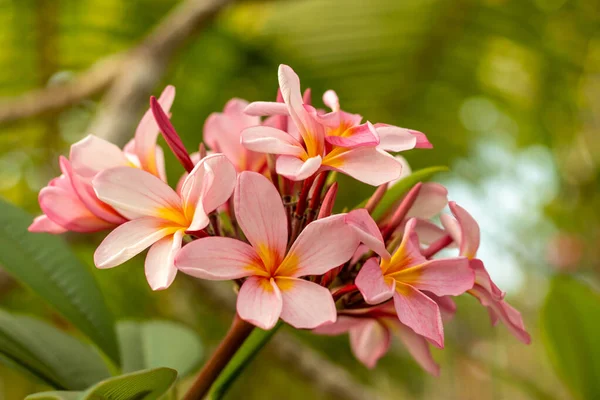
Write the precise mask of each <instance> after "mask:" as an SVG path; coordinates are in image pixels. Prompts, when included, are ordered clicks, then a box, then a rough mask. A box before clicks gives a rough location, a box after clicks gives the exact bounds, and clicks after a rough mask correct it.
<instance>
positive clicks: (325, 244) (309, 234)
mask: <svg viewBox="0 0 600 400" xmlns="http://www.w3.org/2000/svg"><path fill="white" fill-rule="evenodd" d="M358 244H359V241H358V238H357V237H356V235H355V234H354V232H353V230H352V228H350V227H349V226H348V224H346V222H345V221H344V216H343V215H333V216H330V217H327V218H322V219H319V220H317V221H314V222H311V223H310V224H308V226H307V227H306V228H305V229H304V230H303V231H302V232H301V233H300V236H298V238H297V239H296V241H295V242H294V244H293V245H292V247H291V248H290V250H289V251H288V255H287V256H286V258H285V260H284V261H283V262H282V264H281V265H280V267H279V269H278V270H277V274H278V275H280V276H293V277H299V276H306V275H322V274H324V273H325V272H327V271H329V270H330V269H332V268H335V267H337V266H339V265H341V264H343V263H345V262H346V261H348V260H349V259H350V258H351V257H352V255H353V254H354V252H355V251H356V248H357V247H358Z"/></svg>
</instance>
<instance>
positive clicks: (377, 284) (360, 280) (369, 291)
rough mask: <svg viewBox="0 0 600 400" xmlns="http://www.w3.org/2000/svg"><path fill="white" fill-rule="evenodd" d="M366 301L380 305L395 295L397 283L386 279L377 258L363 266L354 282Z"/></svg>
mask: <svg viewBox="0 0 600 400" xmlns="http://www.w3.org/2000/svg"><path fill="white" fill-rule="evenodd" d="M354 283H355V284H356V286H357V287H358V290H360V293H361V294H362V296H363V297H364V299H365V301H366V302H367V303H369V304H378V303H381V302H384V301H386V300H389V299H390V298H391V297H392V296H393V295H394V290H395V288H396V281H395V280H393V279H385V277H384V276H383V273H382V272H381V267H380V266H379V263H378V262H377V259H376V258H374V257H373V258H370V259H368V260H367V262H365V264H364V265H363V266H362V268H361V269H360V271H359V272H358V275H357V276H356V280H355V282H354Z"/></svg>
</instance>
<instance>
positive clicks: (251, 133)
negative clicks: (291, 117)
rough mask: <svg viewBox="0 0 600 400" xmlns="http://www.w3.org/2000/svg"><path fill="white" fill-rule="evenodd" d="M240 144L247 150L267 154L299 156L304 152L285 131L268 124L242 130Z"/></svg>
mask: <svg viewBox="0 0 600 400" xmlns="http://www.w3.org/2000/svg"><path fill="white" fill-rule="evenodd" d="M241 140H242V145H244V147H245V148H246V149H248V150H252V151H256V152H259V153H267V154H284V155H289V156H296V157H299V156H300V155H302V154H303V153H305V151H304V148H303V147H302V145H301V144H300V143H299V142H298V141H297V140H296V139H294V137H293V136H292V135H290V134H288V133H287V132H284V131H282V130H279V129H276V128H272V127H270V126H253V127H250V128H246V129H244V130H243V132H242V139H241Z"/></svg>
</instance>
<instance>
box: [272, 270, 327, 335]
mask: <svg viewBox="0 0 600 400" xmlns="http://www.w3.org/2000/svg"><path fill="white" fill-rule="evenodd" d="M275 281H276V283H277V286H278V287H279V290H280V291H281V297H282V300H283V308H282V309H281V319H282V320H284V321H285V322H287V323H288V324H290V325H291V326H293V327H294V328H297V329H312V328H316V327H317V326H319V325H322V324H325V323H332V322H335V320H336V317H337V311H336V309H335V303H334V301H333V297H331V293H330V292H329V290H328V289H326V288H324V287H323V286H320V285H318V284H316V283H313V282H308V281H305V280H302V279H294V278H280V277H278V278H276V279H275Z"/></svg>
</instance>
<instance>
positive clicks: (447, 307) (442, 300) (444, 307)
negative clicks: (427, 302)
mask: <svg viewBox="0 0 600 400" xmlns="http://www.w3.org/2000/svg"><path fill="white" fill-rule="evenodd" d="M424 294H426V295H427V297H429V298H431V300H433V301H435V302H436V303H437V305H438V307H439V308H440V312H441V313H442V320H444V321H450V320H451V319H452V318H453V317H454V314H456V303H455V302H454V300H452V298H451V297H450V296H436V295H435V294H433V293H431V292H424Z"/></svg>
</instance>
